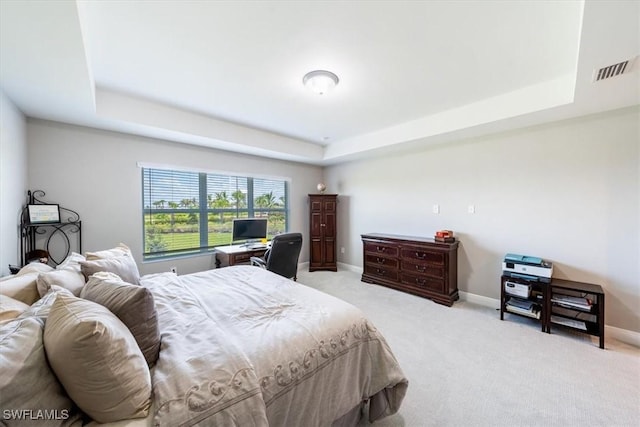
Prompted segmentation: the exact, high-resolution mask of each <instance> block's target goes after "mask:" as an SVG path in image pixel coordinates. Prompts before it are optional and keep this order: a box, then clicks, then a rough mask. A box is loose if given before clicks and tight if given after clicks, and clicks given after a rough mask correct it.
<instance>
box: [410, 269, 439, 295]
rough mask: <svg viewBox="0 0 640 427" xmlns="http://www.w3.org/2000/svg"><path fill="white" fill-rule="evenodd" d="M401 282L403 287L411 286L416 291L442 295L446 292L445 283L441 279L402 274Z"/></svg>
mask: <svg viewBox="0 0 640 427" xmlns="http://www.w3.org/2000/svg"><path fill="white" fill-rule="evenodd" d="M400 282H401V283H402V284H403V285H407V286H411V287H412V288H416V289H428V290H430V291H434V292H439V293H442V292H444V291H445V282H444V280H441V279H435V278H433V277H428V276H424V275H420V274H411V273H406V272H404V271H403V272H402V273H401V274H400Z"/></svg>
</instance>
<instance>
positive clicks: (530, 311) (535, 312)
mask: <svg viewBox="0 0 640 427" xmlns="http://www.w3.org/2000/svg"><path fill="white" fill-rule="evenodd" d="M506 309H507V311H510V312H512V313H517V314H521V315H523V316H527V317H532V318H534V319H540V306H539V305H538V304H536V303H535V302H533V301H529V300H526V299H521V298H515V297H511V298H509V300H507V303H506Z"/></svg>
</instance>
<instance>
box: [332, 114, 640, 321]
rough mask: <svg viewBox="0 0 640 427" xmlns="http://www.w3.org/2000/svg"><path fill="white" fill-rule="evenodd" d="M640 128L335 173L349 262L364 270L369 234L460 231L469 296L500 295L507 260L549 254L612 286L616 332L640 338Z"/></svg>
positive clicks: (458, 149) (542, 134)
mask: <svg viewBox="0 0 640 427" xmlns="http://www.w3.org/2000/svg"><path fill="white" fill-rule="evenodd" d="M639 123H640V114H639V109H638V108H637V107H636V108H631V109H624V110H618V111H614V112H610V113H606V114H600V115H595V116H590V117H584V118H580V119H574V120H568V121H562V122H558V123H554V124H550V125H544V126H538V127H534V128H529V129H524V130H520V131H514V132H509V133H503V134H499V135H495V136H491V137H486V138H482V139H474V140H465V141H459V142H457V143H451V144H445V145H441V146H434V147H431V148H426V149H423V150H422V151H419V152H415V151H414V152H410V153H404V154H396V155H391V156H385V157H384V158H377V159H372V160H362V161H357V162H351V163H346V164H340V165H336V166H332V167H329V168H327V169H326V170H325V180H326V181H327V185H328V186H329V188H332V189H335V190H337V192H338V193H339V194H340V200H341V203H340V204H339V206H338V209H339V217H338V218H339V237H338V246H339V247H344V248H345V254H344V255H339V256H340V257H341V258H340V259H339V261H341V262H344V263H347V264H352V265H355V266H360V267H362V243H361V240H360V235H361V234H363V233H368V232H384V233H396V234H408V235H418V236H432V235H433V233H434V231H436V230H438V229H442V228H446V229H452V230H454V231H455V233H456V234H457V236H458V238H459V240H460V242H461V246H460V249H459V252H458V259H459V267H458V277H459V279H458V280H459V282H458V287H459V289H460V290H462V291H465V292H469V293H471V294H476V295H481V296H485V297H489V298H494V299H498V298H499V295H500V286H499V278H500V274H501V261H502V258H503V256H504V254H505V253H507V252H513V253H520V254H526V255H534V256H539V257H542V258H545V259H548V260H550V261H553V262H554V276H557V277H560V278H568V279H571V280H578V281H585V282H591V283H598V284H601V285H602V286H603V287H604V288H605V292H606V306H605V307H606V313H605V317H606V324H607V325H610V326H615V327H618V328H622V329H627V330H631V331H640V312H639V311H638V307H640V271H639V270H640V252H639V247H640V198H639V194H640V173H639V166H638V165H639V163H640V152H639V151H640V150H639V145H640V125H639ZM332 191H333V190H332ZM434 204H438V205H439V207H440V213H439V214H434V213H433V212H432V207H433V205H434ZM471 204H473V205H474V206H475V209H476V213H475V214H469V213H468V206H469V205H471Z"/></svg>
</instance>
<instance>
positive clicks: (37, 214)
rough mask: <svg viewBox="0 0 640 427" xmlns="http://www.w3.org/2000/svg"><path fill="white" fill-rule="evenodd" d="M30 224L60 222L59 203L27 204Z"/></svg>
mask: <svg viewBox="0 0 640 427" xmlns="http://www.w3.org/2000/svg"><path fill="white" fill-rule="evenodd" d="M28 209H29V223H30V224H56V223H59V222H60V205H29V207H28Z"/></svg>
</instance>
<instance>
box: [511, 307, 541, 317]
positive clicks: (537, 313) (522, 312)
mask: <svg viewBox="0 0 640 427" xmlns="http://www.w3.org/2000/svg"><path fill="white" fill-rule="evenodd" d="M507 311H510V312H511V313H516V314H520V315H522V316H527V317H532V318H534V319H540V310H535V309H534V308H532V309H531V310H526V309H524V308H520V307H516V306H515V305H509V304H507Z"/></svg>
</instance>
